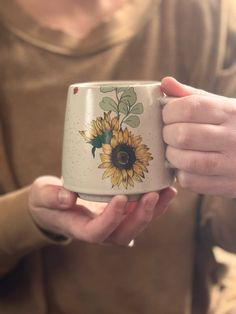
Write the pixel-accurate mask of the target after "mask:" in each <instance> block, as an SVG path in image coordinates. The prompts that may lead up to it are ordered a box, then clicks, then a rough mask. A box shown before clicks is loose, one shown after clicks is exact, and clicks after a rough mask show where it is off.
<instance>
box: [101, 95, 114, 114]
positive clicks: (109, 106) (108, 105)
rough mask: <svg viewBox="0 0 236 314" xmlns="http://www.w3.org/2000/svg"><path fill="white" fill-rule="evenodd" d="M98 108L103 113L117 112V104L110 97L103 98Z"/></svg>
mask: <svg viewBox="0 0 236 314" xmlns="http://www.w3.org/2000/svg"><path fill="white" fill-rule="evenodd" d="M99 106H100V108H101V109H102V110H104V111H114V112H117V104H116V102H115V101H114V100H113V99H112V98H110V97H103V98H102V100H101V101H100V103H99Z"/></svg>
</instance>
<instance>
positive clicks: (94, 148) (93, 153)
mask: <svg viewBox="0 0 236 314" xmlns="http://www.w3.org/2000/svg"><path fill="white" fill-rule="evenodd" d="M95 151H96V147H95V146H93V148H92V155H93V158H95Z"/></svg>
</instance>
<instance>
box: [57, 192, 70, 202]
mask: <svg viewBox="0 0 236 314" xmlns="http://www.w3.org/2000/svg"><path fill="white" fill-rule="evenodd" d="M58 200H59V203H60V204H61V205H69V204H70V192H69V191H66V190H64V189H59V191H58Z"/></svg>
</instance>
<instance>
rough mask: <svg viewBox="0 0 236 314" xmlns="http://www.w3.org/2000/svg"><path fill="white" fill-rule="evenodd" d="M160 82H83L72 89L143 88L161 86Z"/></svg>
mask: <svg viewBox="0 0 236 314" xmlns="http://www.w3.org/2000/svg"><path fill="white" fill-rule="evenodd" d="M160 85H161V82H160V81H151V80H117V81H116V80H111V81H91V82H81V83H73V84H71V85H70V87H71V88H74V87H80V88H81V87H83V88H98V87H99V88H100V87H105V86H116V87H128V86H132V87H143V86H160Z"/></svg>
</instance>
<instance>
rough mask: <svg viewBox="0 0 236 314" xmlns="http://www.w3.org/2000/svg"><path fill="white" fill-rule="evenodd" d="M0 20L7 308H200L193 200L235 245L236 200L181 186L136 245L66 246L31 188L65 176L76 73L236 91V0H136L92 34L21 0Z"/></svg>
mask: <svg viewBox="0 0 236 314" xmlns="http://www.w3.org/2000/svg"><path fill="white" fill-rule="evenodd" d="M0 19H1V20H0V38H1V42H0V56H1V57H0V83H1V85H0V191H1V193H2V196H1V197H0V275H1V278H2V279H1V280H0V313H4V314H15V313H18V314H21V313H22V314H26V313H27V314H28V313H29V314H31V313H38V314H44V313H50V314H59V313H67V314H75V313H76V314H78V313H81V314H93V313H102V314H121V313H122V314H123V313H124V314H137V313H140V314H144V313H145V314H157V313H160V314H187V313H191V303H192V288H193V266H194V254H195V221H196V219H195V218H196V208H197V207H199V206H200V205H201V207H202V211H203V219H202V221H203V222H205V221H206V220H208V218H209V219H210V220H211V227H212V229H211V232H212V235H213V237H214V241H215V243H217V244H218V245H220V246H223V247H224V248H226V249H228V250H230V251H233V252H236V242H235V237H236V228H235V221H236V212H235V201H234V200H224V199H221V198H210V197H207V198H204V199H202V197H201V196H199V195H196V194H194V193H190V192H188V191H185V190H182V189H181V188H180V187H177V188H178V190H179V194H178V197H177V199H176V200H175V201H174V202H173V204H172V206H171V208H170V210H169V211H168V212H167V213H166V214H165V215H164V216H163V217H162V218H161V219H159V220H158V221H156V222H155V223H153V224H152V226H151V227H150V228H149V229H148V230H147V231H145V232H144V233H143V234H142V235H141V236H140V237H139V238H138V239H137V241H136V245H135V247H134V248H132V249H125V248H119V247H109V246H98V245H89V244H86V243H82V242H72V243H70V244H68V245H60V243H58V242H55V241H53V240H51V239H49V238H47V237H46V236H45V235H44V234H42V233H41V232H40V231H39V230H38V229H37V227H36V226H35V225H34V223H33V222H32V220H31V218H30V216H29V214H28V210H27V197H28V187H27V186H28V185H30V184H31V183H32V181H33V180H34V179H35V178H36V177H38V176H40V175H45V174H50V175H57V176H60V171H61V170H60V169H61V144H62V133H63V121H64V112H65V99H66V92H67V87H68V85H69V84H71V83H74V82H83V81H95V80H96V81H99V80H111V79H112V80H116V79H117V80H122V79H126V80H127V79H128V80H130V79H137V80H146V79H147V80H160V79H161V78H162V77H163V76H165V75H172V76H175V77H176V78H177V79H179V80H181V81H182V82H185V83H187V84H190V85H193V86H195V87H199V88H203V89H205V90H209V91H212V92H215V93H219V94H223V95H227V96H230V97H236V63H235V60H234V59H235V57H234V56H235V49H236V6H235V3H234V0H214V1H211V0H204V1H203V0H202V1H199V0H198V1H197V0H196V1H186V0H165V1H159V0H157V1H155V0H146V1H142V0H133V1H130V2H128V3H127V4H126V5H125V6H124V7H123V8H122V9H120V10H119V11H117V12H116V13H115V14H114V16H113V17H111V18H110V19H106V20H105V21H104V22H103V23H101V25H99V26H98V27H97V28H96V29H94V30H93V31H92V32H91V33H90V34H89V35H88V36H87V37H86V38H84V39H83V40H78V39H77V38H74V37H73V36H69V35H68V34H65V33H63V32H61V31H55V30H49V29H46V28H43V27H40V26H39V25H37V23H35V22H34V21H33V20H32V19H31V18H30V17H29V16H27V15H26V14H25V13H24V12H23V11H22V10H21V9H20V8H19V7H17V5H16V4H15V3H14V1H13V0H8V1H7V2H6V1H3V0H0ZM64 244H66V243H64ZM205 263H207V260H206V261H205ZM199 293H200V295H201V296H202V298H204V295H203V294H204V293H205V291H202V290H201V291H200V292H199Z"/></svg>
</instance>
